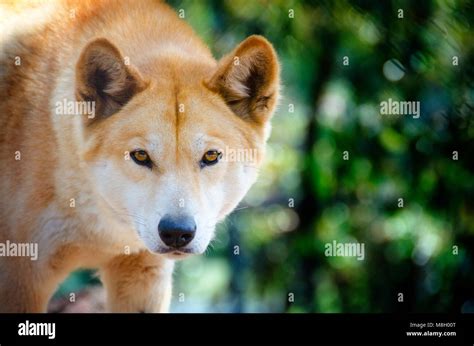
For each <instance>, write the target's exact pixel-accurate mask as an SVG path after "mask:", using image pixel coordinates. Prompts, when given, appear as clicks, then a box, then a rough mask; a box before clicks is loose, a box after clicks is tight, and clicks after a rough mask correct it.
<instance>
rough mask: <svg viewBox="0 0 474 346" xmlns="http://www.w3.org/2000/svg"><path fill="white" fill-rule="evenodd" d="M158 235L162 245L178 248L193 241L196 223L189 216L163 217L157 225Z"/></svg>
mask: <svg viewBox="0 0 474 346" xmlns="http://www.w3.org/2000/svg"><path fill="white" fill-rule="evenodd" d="M158 233H159V234H160V238H161V240H163V243H165V244H166V245H168V246H170V247H174V248H180V247H183V246H185V245H187V244H189V243H190V242H191V240H193V238H194V235H195V234H196V222H194V218H192V217H189V216H170V215H165V216H163V217H162V218H161V220H160V223H159V224H158Z"/></svg>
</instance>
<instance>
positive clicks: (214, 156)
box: [201, 150, 222, 167]
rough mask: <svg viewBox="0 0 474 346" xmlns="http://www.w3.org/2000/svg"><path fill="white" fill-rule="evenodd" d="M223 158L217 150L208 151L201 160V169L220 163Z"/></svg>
mask: <svg viewBox="0 0 474 346" xmlns="http://www.w3.org/2000/svg"><path fill="white" fill-rule="evenodd" d="M221 157H222V153H221V152H220V151H217V150H209V151H207V152H206V153H205V154H204V156H203V157H202V159H201V167H204V166H212V165H215V164H216V163H217V162H219V159H220V158H221Z"/></svg>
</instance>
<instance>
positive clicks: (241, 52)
mask: <svg viewBox="0 0 474 346" xmlns="http://www.w3.org/2000/svg"><path fill="white" fill-rule="evenodd" d="M234 57H238V58H239V59H238V60H239V63H238V64H235V58H234ZM121 61H122V59H121V55H120V52H119V51H118V49H117V48H115V47H114V46H113V45H112V44H111V43H110V42H108V41H106V40H105V39H99V40H96V41H93V42H92V43H90V44H89V45H88V46H87V47H86V48H85V49H84V52H83V53H82V55H81V58H80V59H79V62H78V65H77V77H76V94H77V97H78V99H80V100H84V101H89V102H91V101H92V102H95V107H96V109H97V110H98V111H97V113H96V116H95V118H94V119H92V120H90V121H89V122H88V123H87V124H86V125H85V132H86V137H87V148H86V150H85V151H84V153H83V158H84V160H85V162H86V163H87V166H86V167H87V169H88V171H89V172H90V174H89V176H90V179H91V181H92V184H93V186H94V188H95V190H96V191H97V194H98V196H99V198H100V199H101V200H103V202H104V203H103V204H104V205H105V206H106V208H107V209H108V210H107V212H108V215H111V216H112V217H114V218H115V220H116V221H118V222H120V223H121V224H122V225H125V226H126V227H125V228H126V229H127V230H128V231H127V232H130V236H135V235H136V234H138V236H139V238H140V239H141V240H142V242H143V244H144V245H145V246H146V247H147V248H148V249H149V250H150V251H152V252H156V253H161V254H167V255H168V256H170V257H172V258H177V257H180V256H181V257H182V256H183V255H185V254H192V253H202V252H203V251H204V250H205V249H206V248H207V246H208V244H209V242H210V241H211V239H212V237H213V235H214V229H215V225H216V223H217V222H218V221H219V220H222V219H223V218H224V217H225V216H226V215H227V214H228V213H229V212H231V211H232V209H233V208H235V206H236V205H237V204H238V203H239V201H240V200H241V199H242V198H243V197H244V195H245V194H246V192H247V191H248V189H249V188H250V187H251V185H252V184H253V183H254V182H255V180H256V177H257V169H258V166H259V164H260V163H261V160H262V156H263V150H264V145H265V141H266V138H267V136H268V120H269V118H270V116H271V115H272V113H273V111H274V108H275V104H276V100H277V97H278V74H279V69H278V63H277V60H276V56H275V53H274V51H273V49H272V47H271V45H270V44H269V43H268V42H267V41H266V40H265V39H263V38H260V37H255V36H254V37H251V38H249V39H247V40H246V41H244V42H243V43H241V44H240V45H239V46H238V47H237V48H236V49H235V51H234V52H233V53H231V54H229V55H228V56H226V57H224V58H223V59H222V60H221V62H219V64H218V65H217V66H210V65H196V64H195V65H192V66H188V65H186V64H187V63H189V60H188V61H187V62H185V63H184V64H181V65H178V64H177V62H176V61H160V62H159V63H157V64H158V65H159V68H156V71H157V72H150V73H149V75H148V71H153V70H154V68H153V69H149V70H146V71H145V72H144V71H141V73H139V72H138V70H136V69H135V68H132V67H129V66H125V65H123V64H122V63H121ZM142 75H143V77H142ZM236 152H237V153H239V155H235V153H236ZM246 153H247V154H248V155H245V154H246ZM242 154H244V155H242ZM109 231H110V232H113V231H114V230H109Z"/></svg>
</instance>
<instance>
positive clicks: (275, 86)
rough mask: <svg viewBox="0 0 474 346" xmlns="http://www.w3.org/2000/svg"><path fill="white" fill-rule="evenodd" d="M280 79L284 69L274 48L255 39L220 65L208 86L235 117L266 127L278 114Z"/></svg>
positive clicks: (241, 46)
mask: <svg viewBox="0 0 474 346" xmlns="http://www.w3.org/2000/svg"><path fill="white" fill-rule="evenodd" d="M279 78H280V66H279V64H278V59H277V56H276V53H275V51H274V49H273V47H272V45H271V44H270V43H269V42H268V41H267V40H266V39H265V38H263V37H262V36H256V35H254V36H250V37H249V38H247V39H246V40H244V41H243V42H242V43H240V44H239V45H238V46H237V48H235V49H234V51H233V52H232V53H230V54H228V55H226V56H225V57H223V58H222V59H221V60H220V61H219V65H218V68H217V71H216V72H215V74H214V75H213V76H212V77H211V79H210V80H208V81H206V85H207V87H208V88H209V89H210V90H212V91H215V92H217V93H219V94H220V95H221V96H222V97H223V98H224V100H225V102H226V103H227V105H228V106H229V107H230V108H231V109H232V111H233V112H234V113H235V114H237V115H239V116H241V117H242V118H244V119H250V120H252V121H255V122H257V123H259V124H263V123H264V122H265V121H267V120H268V119H269V118H270V116H271V115H272V114H273V112H274V110H275V107H276V104H277V101H278V97H279V95H278V93H279Z"/></svg>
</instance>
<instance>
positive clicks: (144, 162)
mask: <svg viewBox="0 0 474 346" xmlns="http://www.w3.org/2000/svg"><path fill="white" fill-rule="evenodd" d="M130 156H131V157H132V159H133V161H135V163H136V164H137V165H140V166H146V167H148V168H151V166H152V162H151V159H150V156H148V153H147V152H146V151H145V150H135V151H132V152H131V153H130Z"/></svg>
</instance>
